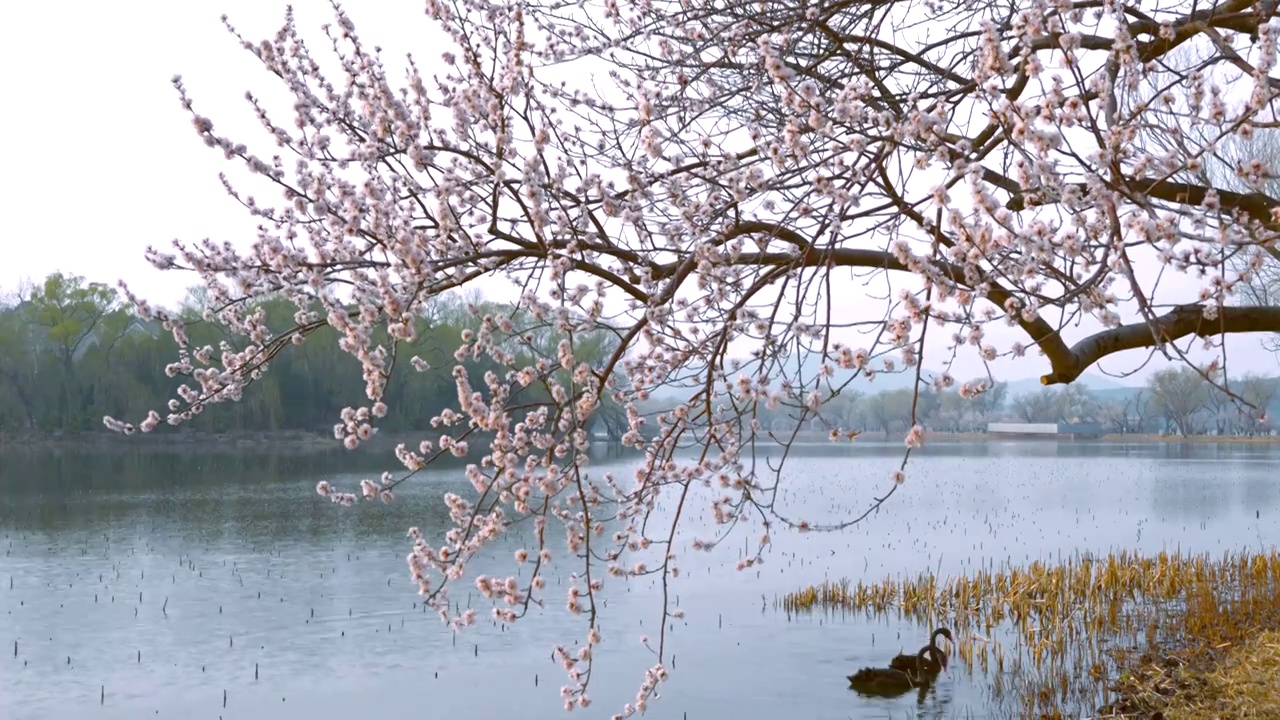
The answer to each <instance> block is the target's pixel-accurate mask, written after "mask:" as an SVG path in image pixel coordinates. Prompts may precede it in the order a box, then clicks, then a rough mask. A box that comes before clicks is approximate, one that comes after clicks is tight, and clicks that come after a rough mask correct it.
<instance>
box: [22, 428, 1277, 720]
mask: <svg viewBox="0 0 1280 720" xmlns="http://www.w3.org/2000/svg"><path fill="white" fill-rule="evenodd" d="M816 453H817V451H816V450H815V451H814V452H811V453H808V454H802V455H800V456H798V457H792V458H791V459H790V461H789V464H788V465H787V466H786V469H785V471H784V475H783V479H784V486H785V487H786V492H785V497H783V499H782V501H781V503H780V507H781V509H782V510H783V511H784V512H785V513H786V514H787V515H790V516H793V517H798V518H803V519H807V520H810V521H812V522H815V523H821V522H824V521H832V520H838V519H840V518H841V517H842V516H845V515H847V514H848V513H849V512H851V511H853V510H855V509H860V508H862V507H865V505H866V502H867V500H868V498H869V497H870V496H871V494H872V493H879V492H883V490H884V489H885V487H886V485H885V479H886V478H887V477H888V475H889V473H891V472H892V470H893V469H894V467H895V465H896V463H897V461H898V459H899V457H900V446H899V445H894V444H883V445H876V444H870V443H868V444H858V445H856V446H855V447H853V448H852V449H850V450H848V451H847V452H843V453H842V454H837V455H832V454H829V453H828V454H816ZM386 459H387V456H386V455H376V456H359V455H350V454H334V455H324V456H312V457H292V458H289V457H265V456H241V455H232V454H219V455H190V454H187V455H183V454H178V453H164V454H152V455H138V454H134V455H130V454H110V455H106V454H103V455H81V454H71V453H61V454H49V455H36V454H15V455H0V717H3V718H13V719H14V720H19V719H22V720H25V719H27V718H33V719H34V718H49V719H64V718H65V719H68V720H71V719H75V720H79V719H80V718H91V719H94V720H97V719H99V718H101V719H104V720H105V719H109V718H110V719H114V718H121V719H123V718H129V719H133V718H143V717H159V718H166V717H167V718H210V719H215V718H225V719H226V720H232V719H233V718H235V719H243V720H266V719H268V718H271V719H273V720H274V719H276V718H279V719H281V720H284V719H288V718H305V719H306V720H331V719H332V720H348V719H350V718H354V717H369V718H383V717H404V716H406V715H411V714H412V715H419V716H424V717H464V716H465V717H485V718H487V717H520V718H531V719H541V718H561V717H564V716H565V713H564V711H563V710H562V709H561V708H560V705H559V699H558V694H559V688H560V686H561V685H562V684H564V675H563V670H562V669H561V668H560V667H559V666H558V665H557V664H555V663H554V662H553V661H552V660H551V657H550V653H551V648H552V646H553V645H554V644H556V643H566V644H569V645H572V644H573V643H574V641H575V639H576V638H579V637H581V635H582V633H583V632H584V630H583V626H582V625H581V624H580V623H577V622H575V620H576V619H575V618H571V617H570V616H568V614H567V613H566V612H565V611H564V610H563V607H562V606H560V605H557V604H556V603H555V602H554V598H557V597H559V593H557V592H555V585H556V584H558V583H559V582H560V578H561V577H567V575H568V573H570V572H572V570H573V568H572V567H571V565H569V564H562V565H559V566H553V574H552V575H551V576H549V586H550V592H549V597H550V598H552V599H553V602H551V603H548V608H547V610H545V611H542V612H533V613H531V614H530V616H529V617H527V618H525V619H523V620H521V621H520V622H518V623H517V624H516V626H515V627H502V626H493V625H492V624H491V623H490V621H489V620H485V621H483V622H482V623H480V624H479V626H478V627H475V628H471V629H468V630H467V631H466V632H464V633H461V634H459V635H458V636H456V637H455V636H454V635H453V634H452V633H451V632H450V631H449V630H447V629H446V628H444V627H443V626H442V624H441V623H440V621H439V619H438V618H437V617H435V616H434V615H428V614H423V612H422V608H421V606H419V605H417V604H416V600H417V596H416V595H415V589H414V588H413V587H412V586H411V584H410V582H409V579H408V576H407V570H406V565H405V561H404V557H405V554H406V553H407V551H408V548H409V544H408V541H407V539H406V538H405V537H404V533H405V530H406V529H407V528H408V527H410V526H412V525H417V526H419V527H421V528H422V529H423V530H424V532H426V533H427V534H428V535H433V536H438V535H439V533H441V532H443V531H444V529H445V528H446V527H447V523H448V518H447V513H446V511H445V509H444V506H443V502H442V501H441V495H442V494H443V492H445V491H453V492H458V493H459V494H461V495H463V496H464V497H468V496H469V494H470V493H471V490H470V487H469V486H464V485H463V484H462V483H461V482H460V481H459V473H457V472H456V471H440V472H436V473H435V474H434V475H432V476H430V477H427V478H425V479H423V480H421V481H419V482H417V483H416V484H414V485H413V486H412V487H410V488H407V489H405V491H403V492H401V493H399V495H398V496H397V501H396V502H395V503H394V504H392V505H389V506H383V505H381V504H367V505H359V506H357V507H354V508H346V509H344V508H339V507H337V506H334V505H332V504H331V503H328V502H327V501H325V500H323V499H321V498H319V497H318V496H316V495H315V493H314V487H315V484H316V482H317V481H318V480H321V479H329V480H331V481H334V482H340V483H343V484H346V485H348V486H350V485H351V484H353V483H354V482H356V481H358V480H359V479H360V478H362V477H368V476H371V474H376V472H379V471H381V470H383V469H394V466H393V464H394V461H392V464H387V463H386V462H385V460H386ZM632 466H633V461H631V460H629V459H626V458H623V459H618V458H613V459H608V458H602V459H600V460H599V461H597V462H596V463H595V466H594V467H595V468H596V469H597V470H599V471H604V470H611V471H613V472H615V473H618V474H624V473H626V472H627V470H628V469H629V468H630V467H632ZM1278 467H1280V450H1276V449H1272V448H1269V447H1242V446H1210V445H1194V446H1161V445H1143V446H1128V447H1126V446H1118V445H1090V444H1080V443H1076V444H1061V445H1058V444H1054V443H1039V442H1012V443H991V444H969V445H966V444H934V445H930V446H929V448H928V449H927V451H926V452H925V453H923V454H922V455H918V456H915V457H913V460H912V464H911V465H910V466H909V468H908V481H907V484H906V485H905V486H904V487H903V488H901V489H900V491H899V492H898V493H897V494H896V495H895V496H894V497H893V499H891V500H890V501H889V503H888V504H887V505H886V507H885V509H884V510H883V511H881V512H880V513H879V514H878V515H875V516H873V517H871V518H868V519H867V521H865V523H863V524H862V525H859V526H857V527H854V528H852V529H850V530H846V531H844V532H842V533H838V534H822V533H809V534H804V535H801V534H793V533H782V532H776V531H775V533H774V545H773V549H772V551H771V552H770V554H769V555H768V556H767V557H766V563H765V564H764V565H763V566H762V567H760V568H759V569H758V571H757V570H756V569H752V570H749V571H746V572H742V573H739V572H736V571H735V570H734V563H735V562H736V561H737V559H738V557H739V556H740V554H741V553H742V551H743V546H744V540H745V539H747V538H754V537H755V536H756V535H758V532H759V531H758V529H749V530H747V531H746V532H745V533H740V534H738V535H736V536H735V539H734V540H732V541H729V542H727V543H725V544H724V545H722V546H721V547H720V548H718V549H717V550H716V551H715V552H713V553H709V554H707V553H698V554H687V555H681V557H682V561H681V562H680V566H681V570H682V574H681V577H680V578H679V579H678V580H677V581H676V582H675V584H674V585H673V588H674V592H675V593H676V595H677V602H678V603H679V605H680V607H681V608H683V609H684V610H685V611H686V613H687V616H686V618H685V619H684V620H683V621H680V622H678V623H676V624H675V625H674V626H672V629H671V633H670V635H669V638H670V642H671V646H670V649H671V651H672V652H673V653H674V655H673V657H672V658H671V660H670V661H669V662H668V666H669V667H671V668H672V674H671V679H670V681H669V682H668V683H666V685H665V689H664V692H663V695H662V697H661V698H660V699H659V700H657V701H656V702H655V703H654V704H653V705H651V706H650V711H649V713H648V716H649V717H655V718H687V719H688V720H704V719H705V720H715V719H717V718H722V717H734V718H741V719H744V720H754V719H755V718H760V719H761V720H764V719H765V718H768V719H770V720H772V719H774V718H778V717H803V718H814V719H816V720H846V719H848V718H855V719H857V720H863V719H868V718H909V717H919V718H953V717H974V718H981V717H987V716H988V705H989V696H988V693H989V687H990V683H989V679H988V678H986V677H984V676H982V674H981V673H980V672H975V673H974V674H972V675H971V674H970V673H969V672H968V671H967V670H965V669H964V668H963V666H960V667H958V668H957V665H958V663H957V664H953V666H952V670H951V672H950V673H949V674H948V675H944V676H943V677H942V678H941V679H940V681H939V682H938V684H937V685H936V686H935V687H934V688H933V690H932V691H931V693H930V695H929V696H928V697H926V698H925V699H924V700H923V701H922V702H918V701H917V698H916V697H915V696H914V695H911V696H907V697H904V698H900V699H896V700H884V699H869V698H863V697H861V696H859V695H857V694H856V693H854V692H853V691H851V690H849V689H847V683H846V682H845V681H844V676H845V675H847V674H849V673H851V672H853V671H854V670H857V669H858V668H860V667H863V666H867V665H878V666H885V665H887V661H888V659H889V658H890V657H891V656H892V655H893V654H895V653H897V652H898V651H899V650H900V649H902V648H904V647H909V648H915V647H918V646H919V645H921V644H923V642H924V640H925V639H926V637H927V634H928V628H923V627H918V626H916V625H915V624H914V623H909V622H900V621H898V620H897V619H896V618H890V619H868V618H865V617H841V616H835V617H833V616H828V615H822V614H818V615H814V616H811V617H801V618H794V617H788V616H787V615H786V614H785V613H783V612H781V611H779V610H776V609H775V608H774V602H773V601H774V598H775V597H776V596H778V595H781V594H783V593H785V592H788V591H790V590H794V589H797V588H798V587H800V586H803V585H806V584H809V583H815V582H821V581H822V580H824V579H828V578H829V579H833V580H834V579H839V578H841V577H849V578H852V579H853V580H854V581H858V580H863V581H867V582H872V581H875V580H878V579H882V578H884V577H886V576H899V575H915V574H917V573H921V572H926V571H937V572H940V573H941V574H942V575H943V576H947V575H951V574H956V573H964V572H968V571H971V570H973V569H975V568H977V567H979V566H981V565H982V564H983V563H988V564H990V563H991V562H999V561H1011V562H1015V563H1023V562H1028V561H1031V560H1035V559H1050V558H1056V557H1058V556H1059V555H1066V554H1071V553H1075V552H1083V551H1093V552H1100V553H1106V552H1109V551H1111V550H1123V549H1128V550H1141V551H1144V552H1155V551H1159V550H1161V549H1168V550H1175V549H1179V548H1181V549H1182V550H1183V551H1210V552H1221V551H1225V550H1228V549H1239V548H1242V547H1250V548H1254V549H1256V548H1258V547H1271V546H1273V545H1274V544H1275V543H1277V542H1278V541H1280V503H1278V502H1277V499H1278V493H1280V490H1278V487H1277V479H1276V478H1277V477H1278V474H1277V468H1278ZM693 507H694V508H695V509H697V510H698V511H699V513H698V515H696V516H691V517H690V518H689V521H690V526H689V527H690V529H691V530H693V531H694V533H695V534H698V535H699V536H702V537H707V536H709V534H710V531H711V526H710V520H709V515H710V513H709V511H708V510H707V508H708V505H707V502H706V498H700V499H699V500H698V501H697V502H696V503H695V504H694V505H693ZM552 527H555V526H554V525H553V526H552ZM703 530H705V531H706V532H703ZM691 536H692V535H691ZM691 536H690V537H691ZM553 537H554V538H557V540H556V543H557V544H554V545H553V546H552V547H553V549H554V548H556V547H560V545H559V542H560V541H559V540H558V538H559V535H558V534H557V535H553ZM523 546H524V539H523V538H522V536H521V533H520V532H513V533H511V534H510V535H508V536H507V537H504V538H503V539H502V541H500V543H499V544H498V545H497V546H496V547H495V549H494V552H493V554H492V555H491V556H489V557H486V558H483V559H482V560H481V561H480V562H479V563H473V564H472V567H471V570H472V571H473V572H491V573H493V574H500V575H507V574H510V573H511V572H512V570H513V568H514V564H513V563H512V562H511V560H510V558H511V554H512V552H513V551H514V550H515V549H516V548H518V547H523ZM605 590H606V591H605V597H607V603H608V605H607V607H606V608H604V609H603V612H604V613H605V614H604V615H603V620H602V631H603V635H604V644H603V645H602V646H601V647H600V649H599V652H598V653H597V659H598V662H597V673H596V676H595V677H594V678H593V679H592V688H593V690H592V697H593V700H594V704H593V705H592V707H591V708H590V709H589V710H587V711H586V712H585V713H584V712H583V711H576V712H575V713H574V716H581V715H584V714H585V715H586V716H587V717H608V716H609V715H611V714H612V713H614V712H616V711H617V710H618V709H619V708H620V707H621V704H622V703H624V702H626V701H627V700H628V699H630V698H632V697H633V696H634V693H635V689H636V688H637V686H638V685H639V682H640V680H641V678H642V675H643V671H644V668H646V667H648V666H649V665H651V664H652V663H653V661H654V659H653V657H652V656H651V655H650V654H648V651H646V650H645V649H644V648H643V647H641V645H640V642H639V639H640V637H641V636H642V635H645V634H649V635H653V636H655V637H656V634H657V625H656V623H657V621H658V618H660V616H661V607H660V605H659V604H658V603H657V602H656V599H657V598H659V597H660V588H659V587H658V586H657V585H655V583H653V582H651V581H650V580H649V579H648V578H646V579H643V580H634V581H632V582H630V583H627V582H624V581H621V580H611V582H610V583H609V584H607V585H606V589H605ZM466 595H467V590H466V587H465V586H459V588H458V589H455V590H454V597H455V598H458V599H463V600H464V601H465V597H466ZM255 672H256V673H257V678H256V679H255ZM104 691H105V698H104V697H103V693H104ZM224 692H225V693H226V705H225V707H224V706H223V702H224ZM464 713H465V715H464Z"/></svg>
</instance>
